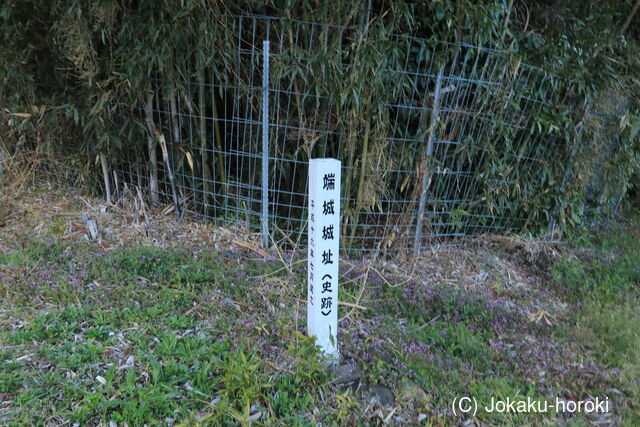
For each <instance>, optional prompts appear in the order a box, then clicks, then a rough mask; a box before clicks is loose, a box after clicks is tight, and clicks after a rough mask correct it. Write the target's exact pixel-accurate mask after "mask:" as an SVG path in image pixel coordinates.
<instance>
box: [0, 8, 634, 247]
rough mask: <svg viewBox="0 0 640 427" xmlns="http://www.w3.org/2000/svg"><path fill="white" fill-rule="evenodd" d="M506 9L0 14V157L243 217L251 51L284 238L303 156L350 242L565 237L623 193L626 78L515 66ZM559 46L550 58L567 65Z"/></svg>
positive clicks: (518, 14)
mask: <svg viewBox="0 0 640 427" xmlns="http://www.w3.org/2000/svg"><path fill="white" fill-rule="evenodd" d="M525 6H526V5H525ZM532 9H533V8H532ZM525 11H526V12H527V13H530V12H529V8H522V7H521V6H518V5H517V4H515V5H514V2H513V1H506V2H493V1H481V2H473V4H472V3H470V2H466V1H464V0H458V1H443V2H432V3H430V4H426V3H425V4H421V3H418V4H413V3H405V2H389V3H384V2H383V3H372V2H354V3H352V2H342V1H338V2H331V3H330V4H329V3H302V4H294V3H283V4H279V3H267V4H266V5H264V4H261V3H260V4H259V3H256V4H253V3H252V2H247V3H244V4H236V3H234V4H231V3H229V4H227V3H224V2H220V1H206V0H183V1H181V2H172V1H162V2H132V1H121V2H118V1H96V2H85V1H54V2H38V1H36V2H32V3H29V4H26V3H23V2H6V3H5V4H4V5H3V6H2V9H0V12H1V14H0V15H1V16H2V22H3V30H2V33H3V37H4V46H3V48H2V53H1V54H0V55H1V56H0V61H1V63H2V66H3V71H2V75H1V77H2V79H3V83H2V84H3V89H2V98H1V100H2V103H3V106H2V109H3V111H2V114H3V120H2V125H1V126H2V128H0V130H1V131H2V134H3V142H2V144H3V150H4V151H5V152H7V153H9V154H12V155H14V156H16V155H17V154H18V153H20V152H23V153H29V157H30V158H32V159H38V160H39V161H40V163H39V165H38V168H39V169H40V170H41V171H48V172H49V173H58V174H64V173H67V174H69V176H70V177H73V179H76V180H81V181H85V183H86V184H87V186H88V187H89V188H93V189H95V190H97V191H100V192H104V195H105V197H106V198H107V199H108V200H109V201H112V199H115V198H116V193H117V192H119V191H121V190H122V188H123V186H124V184H125V183H126V184H127V185H128V186H137V187H138V188H139V189H140V191H141V193H143V194H144V197H145V198H147V199H148V200H149V201H150V202H152V203H156V204H157V203H160V202H163V203H166V202H170V203H172V204H173V206H174V209H175V212H176V214H178V215H180V214H181V211H182V210H188V211H192V212H195V213H197V214H201V215H205V216H208V217H212V218H218V219H222V220H227V221H234V222H238V221H242V222H243V223H246V224H247V225H249V226H256V225H257V224H259V218H258V211H259V206H258V202H259V198H260V195H259V191H260V190H259V188H257V185H258V184H257V183H258V181H259V176H260V167H259V160H258V155H259V148H258V145H259V139H260V125H259V121H260V114H261V103H260V101H261V93H262V92H261V90H262V88H261V83H260V82H261V78H262V72H263V70H262V66H261V61H262V55H261V52H262V44H261V43H262V41H263V40H269V41H270V43H271V49H272V55H271V56H270V68H271V72H270V76H269V87H270V108H271V109H270V115H269V122H270V124H271V127H270V133H269V139H270V153H269V157H270V162H271V163H270V176H269V185H270V187H269V188H270V192H269V197H270V200H271V201H272V206H271V212H270V213H271V216H272V219H273V221H274V224H275V229H277V230H278V231H281V232H282V234H283V235H287V236H292V235H295V233H297V232H299V231H301V230H302V229H303V225H304V220H305V213H304V212H305V210H304V207H305V204H304V203H305V198H304V194H305V193H306V169H305V168H306V166H305V164H306V162H307V161H308V159H309V158H311V157H318V156H330V157H335V158H338V159H340V160H342V162H343V166H344V167H345V171H344V173H343V175H344V177H343V183H342V186H343V197H344V199H345V201H344V205H343V206H344V212H343V221H342V222H343V230H342V235H343V236H345V245H346V246H347V247H350V248H352V249H370V248H384V249H386V248H405V249H406V248H407V247H409V246H411V245H412V243H411V239H412V238H413V236H414V234H415V230H416V227H417V224H423V228H424V230H421V231H422V234H423V235H424V236H425V239H427V240H429V239H433V238H443V237H452V236H458V235H471V234H476V233H482V232H487V231H495V230H502V231H508V230H521V229H530V230H534V231H539V230H548V229H549V227H551V228H552V229H555V228H559V229H565V228H566V227H568V226H569V227H570V226H572V225H575V224H577V223H579V222H581V221H583V220H584V219H585V218H587V219H588V218H589V217H590V216H594V215H596V214H601V213H603V212H605V211H606V210H607V209H609V210H611V209H614V208H615V207H616V206H617V201H619V199H620V197H621V196H622V195H624V194H625V193H626V191H627V189H628V188H629V187H630V185H631V184H632V181H633V176H634V174H636V173H637V170H638V145H637V144H638V128H639V127H640V125H639V124H638V123H640V122H639V121H638V118H637V99H636V98H634V96H633V95H629V94H628V92H627V89H628V88H629V87H633V85H635V84H637V80H635V81H634V80H633V79H631V80H629V79H628V78H626V76H625V75H623V74H624V73H622V72H621V71H620V70H619V69H614V68H611V69H607V68H606V67H604V68H602V69H599V70H600V71H599V74H598V75H597V76H595V77H594V76H592V75H591V74H588V73H587V72H586V71H583V73H582V74H579V73H576V72H573V73H568V72H566V69H565V68H563V67H561V66H554V64H553V63H551V61H549V60H547V59H545V56H544V55H543V54H540V55H539V56H535V55H532V52H535V51H536V49H537V50H541V48H540V46H539V45H536V43H539V42H540V41H539V40H538V39H537V38H536V37H535V34H534V35H531V34H529V33H526V27H527V26H528V25H529V21H530V19H529V16H528V15H526V14H525ZM535 19H540V17H539V16H537V17H534V18H533V19H532V22H535ZM523 29H524V30H525V32H522V30H523ZM518 31H521V32H522V34H520V33H518ZM549 37H550V36H549ZM629 37H630V40H631V35H630V36H629ZM632 42H633V41H630V42H629V43H632ZM536 46H537V47H536ZM571 49H573V50H576V48H575V46H573V45H572V46H570V47H567V49H565V50H562V51H561V52H558V54H560V53H561V54H563V55H565V56H564V57H563V61H564V62H563V64H570V67H569V68H571V69H573V70H575V69H579V68H580V66H581V65H580V63H579V62H578V65H576V57H578V59H579V58H582V56H580V53H578V54H575V55H571V54H570V53H567V52H568V51H570V50H571ZM611 49H613V48H611ZM596 53H598V52H596ZM583 56H584V55H583ZM534 63H535V66H534V65H533V64H534ZM632 65H633V64H632ZM582 66H585V65H584V64H582ZM633 66H635V65H633ZM585 67H586V66H585ZM607 73H608V74H607ZM587 76H589V78H587ZM603 82H604V83H603ZM609 119H612V120H616V126H613V127H611V126H610V123H609ZM56 165H59V166H60V165H61V166H62V167H56ZM594 172H597V173H594ZM594 177H595V178H594ZM425 193H426V194H427V195H428V197H426V198H425V201H424V202H422V204H421V196H422V195H423V194H425ZM421 211H424V213H423V212H421ZM422 216H424V218H425V220H424V222H419V220H420V219H421V218H420V217H422ZM294 237H295V236H294Z"/></svg>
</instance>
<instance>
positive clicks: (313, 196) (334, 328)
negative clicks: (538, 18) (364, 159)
mask: <svg viewBox="0 0 640 427" xmlns="http://www.w3.org/2000/svg"><path fill="white" fill-rule="evenodd" d="M339 239H340V161H339V160H336V159H311V160H310V161H309V261H308V273H307V274H308V282H309V284H308V290H307V291H308V300H307V331H308V333H309V336H310V337H316V344H317V345H319V346H320V348H321V349H322V351H323V352H324V353H325V354H327V355H330V356H333V357H335V358H336V359H337V358H338V341H337V339H338V338H337V332H338V250H339V241H340V240H339Z"/></svg>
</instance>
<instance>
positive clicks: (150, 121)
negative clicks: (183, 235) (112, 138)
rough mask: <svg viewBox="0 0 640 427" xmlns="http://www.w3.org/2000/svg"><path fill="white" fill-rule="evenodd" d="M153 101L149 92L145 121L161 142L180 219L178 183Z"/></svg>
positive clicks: (174, 204) (163, 157) (175, 206)
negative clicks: (154, 111)
mask: <svg viewBox="0 0 640 427" xmlns="http://www.w3.org/2000/svg"><path fill="white" fill-rule="evenodd" d="M152 102H153V94H152V93H149V94H148V95H147V102H146V103H145V121H146V123H147V127H148V128H149V131H150V132H151V134H152V135H153V136H154V137H155V138H156V140H157V141H158V143H159V144H160V149H161V151H162V161H163V162H164V164H165V167H166V168H167V175H168V176H169V184H170V185H171V195H172V196H173V207H174V210H175V212H176V218H177V219H180V216H181V212H180V202H179V200H178V194H177V192H176V183H175V179H174V177H173V171H172V169H171V163H170V162H169V152H168V151H167V142H166V140H165V138H164V135H163V134H161V133H160V132H159V131H158V128H157V127H156V124H155V123H154V122H153V111H152V109H151V103H152Z"/></svg>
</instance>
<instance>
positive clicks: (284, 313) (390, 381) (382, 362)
mask: <svg viewBox="0 0 640 427" xmlns="http://www.w3.org/2000/svg"><path fill="white" fill-rule="evenodd" d="M638 223H639V222H638V220H637V218H634V219H633V220H632V221H631V222H629V223H626V224H622V225H616V226H615V227H614V226H611V227H610V228H608V229H606V230H603V231H602V232H600V233H597V234H595V235H591V234H584V235H583V237H581V238H575V239H574V240H575V241H576V242H578V246H579V247H578V248H576V249H575V250H570V251H566V257H565V258H563V259H560V260H558V261H557V262H556V263H555V264H554V266H553V267H552V273H553V276H554V279H555V280H554V281H553V283H549V282H548V281H546V278H541V277H539V276H535V275H534V276H533V277H532V276H531V274H530V273H527V271H526V270H523V269H522V268H521V267H520V266H519V265H518V264H513V263H512V262H511V261H506V258H501V256H500V254H496V253H494V252H490V251H489V252H487V251H483V250H481V249H477V248H476V249H474V250H468V249H464V250H462V252H452V253H453V254H455V253H459V254H461V256H462V257H463V258H462V259H467V262H471V264H470V265H472V267H470V268H469V269H466V270H465V269H463V270H458V269H459V268H462V266H461V265H458V263H457V262H454V260H453V259H451V260H449V261H447V259H446V258H444V259H443V260H441V261H438V264H439V267H438V268H442V270H437V271H440V273H442V274H449V275H450V274H451V271H453V270H451V269H452V268H454V269H455V272H456V274H461V272H462V273H464V275H463V278H462V280H461V281H460V282H459V283H452V281H451V280H449V279H448V280H445V279H444V278H443V277H444V276H442V275H439V274H437V275H433V276H429V274H432V273H433V270H431V269H432V268H435V267H429V266H425V265H424V264H420V266H419V267H418V268H421V269H424V272H423V273H424V274H422V273H421V274H419V275H415V276H413V277H410V278H409V279H404V280H402V281H400V280H398V279H397V278H394V277H395V276H393V275H388V274H379V273H380V272H381V270H380V269H382V268H383V266H382V265H378V264H374V265H372V264H370V263H367V261H366V260H362V261H352V260H349V259H344V260H343V262H342V264H341V265H342V267H341V287H340V299H341V301H343V302H344V303H346V304H347V305H345V306H342V307H341V309H340V316H341V321H340V330H339V334H340V335H339V342H340V349H341V362H342V364H343V367H348V368H349V370H348V375H347V376H348V377H350V379H348V380H343V379H340V378H341V377H340V375H342V374H340V375H338V374H336V373H335V372H330V371H328V370H327V369H326V361H325V360H323V358H322V355H320V354H319V353H318V350H317V348H316V347H315V345H314V343H313V342H312V341H311V340H309V339H308V338H306V337H305V335H306V315H305V311H304V298H305V280H306V279H305V277H306V275H305V268H304V258H303V257H301V256H300V255H299V254H296V253H293V254H284V253H280V254H279V255H277V256H274V257H273V258H263V257H262V256H260V257H258V256H256V255H255V254H251V253H247V252H244V253H243V252H239V251H237V250H228V249H227V250H225V249H221V250H211V249H207V248H204V247H202V246H198V245H194V244H193V243H191V242H190V241H181V240H178V241H177V242H179V244H178V243H176V245H175V246H165V245H163V244H161V243H158V242H156V243H155V244H151V243H142V244H139V243H131V242H129V243H126V244H116V243H114V242H113V241H109V240H108V239H106V240H105V241H103V242H101V243H97V242H83V241H78V240H75V239H71V238H69V236H68V235H67V234H66V233H67V232H66V231H65V230H67V229H68V227H66V226H60V225H56V224H55V221H54V223H53V224H52V225H51V227H50V229H49V230H48V232H46V233H43V234H42V235H40V236H38V235H36V234H34V232H33V231H32V230H33V229H38V227H37V226H36V227H25V228H22V229H19V230H18V229H14V228H11V231H9V230H8V229H7V228H3V229H0V292H1V293H0V297H1V300H0V423H1V424H3V425H4V424H7V425H16V426H17V425H25V424H34V425H44V424H47V423H55V424H58V423H79V424H91V423H105V424H107V423H109V422H113V423H117V424H118V425H121V424H122V425H124V424H125V423H126V424H128V425H141V424H145V423H146V424H160V425H177V424H183V425H198V424H201V425H218V424H231V423H241V424H249V423H254V424H267V425H271V424H285V425H309V424H315V423H317V422H322V423H323V424H329V425H331V424H335V425H355V424H363V423H368V424H383V423H384V422H386V423H391V424H397V425H402V424H416V423H423V424H453V423H457V422H468V420H469V416H468V415H465V414H461V413H459V412H458V413H457V414H456V413H454V412H453V411H452V402H453V399H455V398H460V397H463V396H470V397H474V398H476V399H477V401H478V403H479V404H480V405H481V408H480V410H479V411H478V413H477V414H476V419H477V420H478V421H480V422H484V423H487V424H490V425H521V424H538V423H543V422H551V423H556V424H557V423H567V422H572V423H583V424H586V423H589V422H592V421H602V420H603V419H604V420H607V419H609V420H611V418H606V417H618V418H613V419H614V420H620V421H622V422H623V423H627V424H628V425H634V423H637V420H638V406H637V403H636V402H637V401H638V396H639V394H638V368H639V366H640V362H639V356H640V353H639V350H638V349H639V348H640V346H639V341H638V340H639V338H638V331H639V330H640V316H638V314H637V313H636V311H637V310H635V307H636V306H637V303H638V295H639V294H640V292H638V274H637V273H638V271H637V267H638V260H639V259H640V244H639V242H638V236H637V224H638ZM10 227H12V226H10ZM5 230H7V231H5ZM56 230H57V231H56ZM172 235H173V234H172ZM281 256H282V258H281ZM447 256H453V255H447ZM510 259H513V257H511V258H510ZM469 260H472V261H469ZM416 262H418V260H417V261H416ZM419 262H423V261H419ZM503 264H504V268H502V267H500V265H503ZM447 265H449V266H447ZM451 266H454V267H451ZM358 307H359V308H358ZM605 396H606V397H608V398H610V399H611V401H612V402H613V403H614V409H613V412H611V413H607V414H595V415H590V414H584V413H581V414H558V413H555V412H548V413H524V412H519V413H498V412H489V411H486V410H484V409H483V408H484V406H489V405H490V404H491V401H492V400H493V399H507V398H509V399H512V400H521V399H522V400H524V399H527V398H529V399H533V400H535V401H541V402H550V403H553V401H554V399H555V398H562V399H571V400H588V399H592V398H594V397H600V398H604V397H605ZM599 417H600V418H599Z"/></svg>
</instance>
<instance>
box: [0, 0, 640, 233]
mask: <svg viewBox="0 0 640 427" xmlns="http://www.w3.org/2000/svg"><path fill="white" fill-rule="evenodd" d="M634 4H635V0H617V1H612V2H598V1H586V2H584V1H568V0H548V1H543V2H539V1H531V0H524V1H521V0H518V1H514V0H504V1H498V0H481V1H470V0H437V1H435V0H434V1H424V2H411V1H353V2H347V1H342V0H338V1H332V2H325V1H313V2H293V1H268V2H257V1H244V2H226V1H213V0H211V1H209V0H181V1H168V0H166V1H154V2H149V1H127V0H123V1H110V0H99V1H82V0H66V1H65V0H54V1H45V0H30V1H18V0H13V1H11V0H7V1H4V2H3V3H2V5H1V6H0V37H1V39H2V44H1V46H0V105H1V114H2V117H1V122H0V135H1V137H2V140H1V141H0V144H2V146H3V147H4V150H5V151H6V152H7V153H9V154H10V155H16V153H20V152H26V153H30V157H31V158H38V159H42V163H40V164H39V168H41V169H44V170H46V171H51V170H52V168H53V165H55V164H56V162H58V164H62V165H63V167H62V168H58V169H56V171H57V173H62V172H67V173H69V174H70V175H72V176H73V177H74V178H75V179H78V180H81V181H87V182H88V184H89V187H90V188H93V189H96V190H97V189H99V188H100V187H99V178H100V173H99V168H98V167H96V156H97V155H98V154H99V153H103V154H108V155H109V156H110V158H116V159H117V158H118V157H123V156H125V155H126V154H128V153H130V152H132V151H133V152H135V151H136V150H138V151H139V150H144V141H145V140H146V137H145V136H144V135H146V134H147V129H146V126H145V124H144V120H143V118H142V117H141V114H140V111H141V109H142V104H143V101H144V99H145V97H146V95H147V93H149V92H150V91H153V90H168V91H170V90H173V88H171V87H169V88H160V87H154V86H153V84H152V83H150V82H152V81H153V79H154V78H158V77H160V78H163V79H167V80H169V81H171V80H175V79H176V77H180V76H179V74H180V73H181V72H182V73H185V72H188V70H189V69H190V68H189V66H188V65H187V62H188V61H192V62H197V63H198V64H200V65H199V66H200V67H205V66H211V65H213V66H214V68H215V70H216V71H215V78H216V79H219V80H220V81H222V82H224V81H228V80H229V79H231V77H232V72H233V70H234V66H233V58H234V57H233V55H234V53H233V52H234V49H236V46H235V42H234V40H232V35H231V32H230V23H229V22H228V20H227V18H226V17H227V16H229V15H230V14H241V13H254V14H263V15H270V16H281V17H284V18H291V19H301V20H308V21H314V22H325V23H332V24H336V25H344V26H350V27H353V28H357V29H360V30H362V29H364V28H366V29H367V31H368V34H372V36H371V39H375V40H384V39H385V38H388V36H389V35H391V34H401V35H409V36H415V37H420V38H424V39H427V40H437V41H440V42H448V43H451V46H452V47H451V51H450V52H448V53H445V54H444V56H447V55H448V57H449V58H453V59H454V60H455V55H456V51H455V48H454V46H455V44H459V43H468V44H471V45H476V46H486V47H491V48H497V49H503V50H505V51H507V52H509V55H508V60H507V62H506V63H505V67H517V66H518V65H519V64H520V63H521V62H522V63H528V64H533V65H537V66H539V67H541V68H542V69H544V70H547V71H548V72H550V73H553V74H554V75H557V76H559V77H561V78H567V79H568V80H563V79H558V80H557V83H555V84H556V85H557V87H555V89H556V90H557V91H558V92H565V93H566V94H567V96H569V97H570V98H571V99H572V100H574V101H575V102H572V103H570V104H567V105H557V106H556V107H555V108H551V109H549V110H544V111H540V112H539V113H538V115H537V116H536V117H534V118H533V119H534V120H533V123H534V126H533V128H532V129H531V133H532V134H533V133H539V134H548V133H555V134H558V135H560V136H561V140H563V141H564V143H563V144H558V145H557V146H553V147H551V150H553V151H552V153H551V155H550V156H548V158H549V159H550V160H549V161H547V162H545V163H543V165H544V167H543V168H542V169H541V170H539V171H536V174H534V175H531V174H530V173H529V174H519V175H514V176H513V177H512V178H513V179H514V180H515V182H516V184H515V185H514V186H513V188H514V189H515V190H513V189H510V190H508V191H511V192H513V194H511V196H515V198H514V197H501V195H502V194H503V193H504V191H505V189H501V188H493V187H491V186H489V185H487V186H486V187H487V193H486V194H485V196H489V199H488V200H487V203H489V204H490V207H489V209H490V210H491V211H492V212H493V213H495V214H510V215H514V216H517V217H519V218H522V219H523V220H524V223H525V225H526V227H527V228H529V229H531V230H533V231H538V230H541V229H546V228H547V225H548V224H549V221H550V220H556V221H557V223H558V224H559V225H560V226H561V227H562V228H564V227H567V226H569V227H570V226H573V225H576V224H578V223H581V222H583V221H584V220H585V219H587V220H595V219H598V218H601V217H603V216H605V217H606V216H607V215H609V214H611V213H612V212H613V211H614V210H615V208H616V207H617V206H618V204H619V201H620V196H621V195H625V194H627V193H628V192H629V194H632V195H634V194H635V195H636V196H635V197H637V194H638V190H637V188H635V189H634V187H633V185H634V183H636V182H638V181H639V180H638V170H639V168H640V160H639V151H640V149H639V142H638V141H639V136H640V135H639V134H640V119H639V109H638V106H639V105H640V101H639V98H640V97H639V93H640V90H639V88H640V80H639V79H640V74H639V73H638V71H639V70H640V53H639V52H640V50H639V49H638V41H639V39H640V31H639V30H638V28H639V27H640V25H638V23H639V22H640V14H638V15H637V16H635V18H633V19H632V20H631V21H630V25H628V26H627V27H626V28H622V27H623V25H624V23H625V21H626V20H627V18H628V17H629V14H630V13H631V11H632V9H633V6H634ZM379 46H380V44H376V45H374V44H368V43H367V41H366V40H365V42H363V43H361V44H360V45H358V46H357V53H355V54H354V55H355V56H358V55H359V56H360V57H361V58H363V63H364V64H365V66H363V67H359V68H352V70H351V72H350V74H349V73H348V74H347V75H341V80H340V81H342V82H344V83H343V85H342V86H340V87H323V86H322V85H325V86H326V85H327V82H332V81H335V79H332V76H333V77H335V75H336V73H343V70H342V69H341V67H338V66H337V64H338V63H339V60H340V55H335V56H334V57H332V52H324V53H323V55H322V62H323V64H320V63H318V64H319V65H325V66H322V67H318V68H314V70H317V71H316V74H315V75H314V77H313V78H314V79H315V80H314V81H311V82H309V81H307V84H308V85H309V86H313V85H315V87H316V88H321V89H322V90H323V91H327V92H328V93H331V94H332V95H333V96H334V99H339V100H340V102H339V104H340V105H338V111H340V117H345V119H344V121H343V123H342V124H338V125H341V126H343V127H344V128H345V129H350V130H352V132H353V135H357V134H358V132H359V133H365V134H366V135H368V134H369V133H371V135H372V137H371V139H372V140H374V139H375V140H380V139H381V138H374V137H375V135H381V134H383V132H384V131H385V128H384V127H385V124H386V123H387V120H386V116H385V114H388V112H386V111H385V109H383V108H381V105H382V104H383V102H384V100H385V99H387V98H386V97H387V96H388V93H389V85H390V84H391V85H395V89H394V90H392V91H391V92H394V91H395V92H398V91H399V92H401V91H402V90H403V89H402V82H397V81H396V82H389V81H387V80H385V79H384V78H383V77H380V76H381V74H380V73H378V72H377V70H378V69H379V68H380V67H381V66H383V65H384V64H389V63H393V61H395V60H397V58H396V57H394V55H396V56H398V52H397V51H395V50H394V46H393V43H392V42H389V43H388V44H387V45H386V47H385V48H384V49H383V50H380V49H379ZM354 49H355V48H354ZM211 52H215V54H213V55H212V54H211ZM288 55H289V59H291V58H293V59H295V55H296V51H295V47H292V51H291V52H288ZM332 60H333V61H334V62H335V64H333V65H334V66H333V67H331V61H332ZM382 61H384V63H383V62H382ZM326 65H328V66H326ZM185 70H187V71H185ZM274 70H275V72H276V73H279V75H280V76H281V77H287V76H288V77H289V78H291V79H295V78H302V77H305V76H304V75H300V74H299V75H297V77H296V75H295V73H296V72H300V69H296V68H295V67H293V68H291V67H290V68H288V69H287V68H282V67H281V69H278V64H276V65H275V66H274ZM287 73H289V74H288V75H287ZM182 77H186V78H198V77H200V76H197V75H196V76H182ZM567 81H570V82H571V87H563V85H564V84H565V83H563V82H567ZM395 92H394V93H395ZM298 108H300V109H301V110H305V109H307V108H313V106H312V105H303V106H302V107H300V106H298ZM302 112H303V111H301V113H302ZM363 118H365V119H363ZM368 118H377V119H378V120H375V121H372V123H375V125H374V126H373V128H369V126H370V125H369V124H368V123H371V121H369V120H367V119H368ZM496 132H500V131H499V130H496ZM513 138H514V135H512V134H510V133H509V131H508V130H505V131H504V133H503V134H496V135H493V137H492V141H486V142H484V143H485V144H486V146H484V147H483V149H486V150H488V152H489V153H490V159H489V161H488V162H486V163H485V164H484V166H483V167H486V168H488V169H487V170H488V171H489V172H490V173H489V172H488V173H487V179H488V177H489V175H491V173H497V172H495V171H505V170H509V164H507V163H505V162H506V161H507V160H506V159H507V156H502V155H501V150H503V149H504V147H505V146H507V147H508V146H509V141H510V140H511V139H513ZM349 140H350V142H349V144H347V146H346V147H345V151H344V153H342V154H343V155H344V157H345V158H354V157H355V158H358V157H359V156H362V154H363V153H365V154H366V150H375V149H379V148H380V147H376V146H373V147H367V146H366V145H363V143H362V141H360V140H358V138H355V137H352V138H350V139H349ZM141 141H143V142H141ZM495 141H504V144H505V145H501V144H503V143H502V142H500V143H499V144H498V143H496V142H495ZM372 144H373V142H372ZM380 152H382V151H380ZM365 157H366V156H365ZM470 158H472V157H470ZM395 160H396V161H397V162H399V163H401V162H403V161H404V160H405V159H395ZM203 161H204V159H203ZM412 162H413V163H412V164H411V165H410V167H416V163H415V160H412ZM567 165H569V166H570V168H569V169H567ZM354 166H355V164H354ZM365 166H366V165H365ZM363 169H364V168H363ZM70 171H80V172H79V173H75V172H74V173H72V172H70ZM351 178H352V179H351V181H350V182H352V184H351V188H350V189H349V190H348V191H350V194H351V195H352V196H353V197H354V199H355V200H356V202H355V203H356V204H357V206H356V207H355V208H356V209H355V210H356V211H357V210H359V209H360V210H361V209H372V208H373V202H372V201H371V200H369V201H367V200H366V197H365V195H363V194H361V192H363V191H365V190H366V189H367V188H368V187H367V185H369V186H374V185H375V182H376V181H375V179H376V177H370V176H367V177H366V179H368V181H366V180H365V178H361V177H358V176H354V177H351ZM479 179H482V178H481V177H480V178H479ZM363 181H366V182H363ZM636 185H637V184H636ZM363 189H365V190H363ZM372 191H373V190H372ZM374 194H381V193H375V191H374ZM492 195H495V197H493V196H492ZM369 199H374V197H369ZM347 208H348V206H347ZM352 208H353V207H352Z"/></svg>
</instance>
